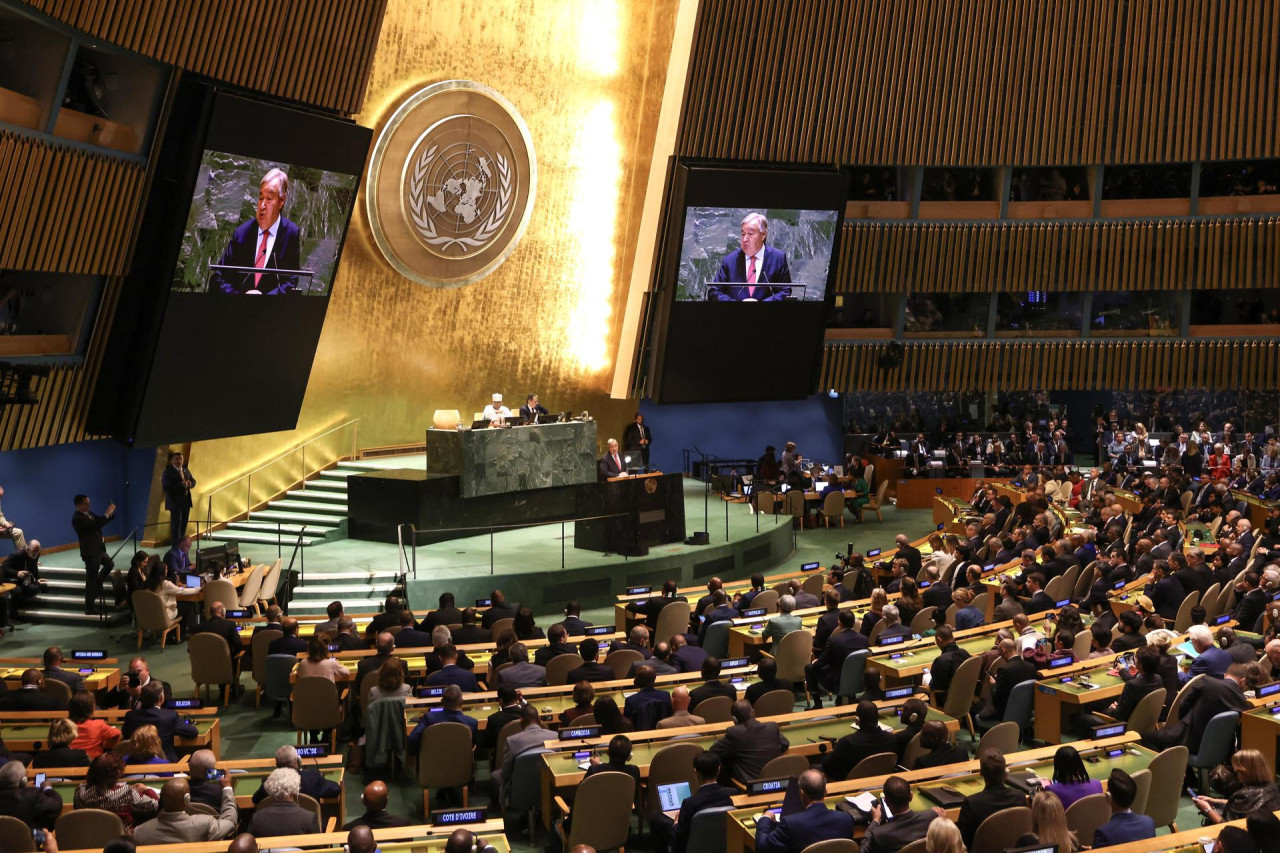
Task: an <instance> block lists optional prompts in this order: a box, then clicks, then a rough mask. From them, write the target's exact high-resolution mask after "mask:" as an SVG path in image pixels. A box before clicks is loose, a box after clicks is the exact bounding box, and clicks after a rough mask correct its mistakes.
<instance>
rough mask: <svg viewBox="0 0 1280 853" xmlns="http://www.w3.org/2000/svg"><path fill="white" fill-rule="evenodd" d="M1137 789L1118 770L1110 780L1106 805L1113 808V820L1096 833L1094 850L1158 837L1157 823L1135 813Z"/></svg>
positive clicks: (1130, 778)
mask: <svg viewBox="0 0 1280 853" xmlns="http://www.w3.org/2000/svg"><path fill="white" fill-rule="evenodd" d="M1137 796H1138V785H1137V783H1136V782H1134V781H1133V777H1132V776H1130V775H1129V774H1128V773H1125V772H1124V771H1123V770H1121V769H1120V768H1119V767H1117V768H1115V769H1114V770H1112V771H1111V776H1110V777H1108V779H1107V801H1108V802H1109V803H1110V804H1111V820H1109V821H1107V822H1106V823H1104V824H1103V825H1102V826H1100V827H1098V828H1097V829H1096V830H1095V831H1094V833H1093V848H1094V849H1095V850H1097V849H1098V848H1100V847H1111V846H1112V845H1115V844H1125V843H1127V842H1130V841H1141V840H1143V839H1144V838H1155V837H1156V823H1155V821H1154V820H1152V819H1151V818H1149V817H1147V816H1146V815H1141V814H1134V813H1133V801H1134V800H1135V799H1136V798H1137Z"/></svg>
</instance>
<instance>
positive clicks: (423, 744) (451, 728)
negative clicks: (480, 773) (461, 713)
mask: <svg viewBox="0 0 1280 853" xmlns="http://www.w3.org/2000/svg"><path fill="white" fill-rule="evenodd" d="M474 774H475V756H474V753H473V752H472V748H471V727H470V726H465V725H463V724H462V723H432V724H431V725H429V726H427V728H426V730H425V731H423V733H422V740H420V741H419V742H418V784H419V785H421V786H422V787H424V788H461V787H463V786H464V785H467V784H468V783H470V782H471V777H472V776H473V775H474Z"/></svg>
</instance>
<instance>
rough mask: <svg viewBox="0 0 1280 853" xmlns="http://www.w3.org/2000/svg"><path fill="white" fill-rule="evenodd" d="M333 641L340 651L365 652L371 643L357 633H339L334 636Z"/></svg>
mask: <svg viewBox="0 0 1280 853" xmlns="http://www.w3.org/2000/svg"><path fill="white" fill-rule="evenodd" d="M333 642H334V643H335V644H336V645H337V647H338V649H339V651H344V652H363V651H365V650H367V649H368V648H369V644H368V643H366V642H365V641H364V639H362V638H361V637H357V636H356V635H355V634H339V635H338V636H336V637H334V638H333Z"/></svg>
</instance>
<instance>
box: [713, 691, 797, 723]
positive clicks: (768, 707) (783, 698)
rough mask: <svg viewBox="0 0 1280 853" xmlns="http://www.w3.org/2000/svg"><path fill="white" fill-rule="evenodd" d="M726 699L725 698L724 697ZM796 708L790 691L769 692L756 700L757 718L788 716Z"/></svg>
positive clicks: (794, 699)
mask: <svg viewBox="0 0 1280 853" xmlns="http://www.w3.org/2000/svg"><path fill="white" fill-rule="evenodd" d="M726 698H727V697H726ZM795 708H796V697H795V696H794V695H792V693H791V691H790V690H770V691H769V692H768V693H766V694H764V695H763V696H761V697H760V698H759V699H757V700H756V704H755V709H756V716H757V717H776V716H778V715H779V714H790V713H791V712H792V711H794V710H795Z"/></svg>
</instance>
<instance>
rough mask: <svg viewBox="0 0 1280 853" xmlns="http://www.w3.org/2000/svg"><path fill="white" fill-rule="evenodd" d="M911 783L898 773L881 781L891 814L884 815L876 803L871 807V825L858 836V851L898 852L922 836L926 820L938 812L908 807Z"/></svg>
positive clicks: (931, 818)
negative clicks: (860, 843) (859, 845)
mask: <svg viewBox="0 0 1280 853" xmlns="http://www.w3.org/2000/svg"><path fill="white" fill-rule="evenodd" d="M911 797H912V792H911V784H910V783H909V782H907V780H905V779H903V778H902V777H901V776H890V777H889V778H888V779H886V780H885V782H884V802H885V805H887V806H888V807H889V811H890V812H891V813H892V815H893V816H892V817H890V818H888V819H887V820H886V819H885V816H884V812H883V811H882V810H881V808H880V804H879V803H877V804H876V805H875V806H873V807H872V809H871V826H869V827H867V834H866V835H865V836H863V839H862V853H898V851H899V850H901V849H902V848H903V847H906V846H907V845H908V844H910V843H911V842H913V841H919V840H920V839H921V838H924V836H925V833H927V832H928V831H929V824H931V823H933V819H934V818H935V817H937V816H938V815H937V814H936V813H935V812H934V811H933V810H932V809H925V810H924V811H920V812H913V811H911Z"/></svg>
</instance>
